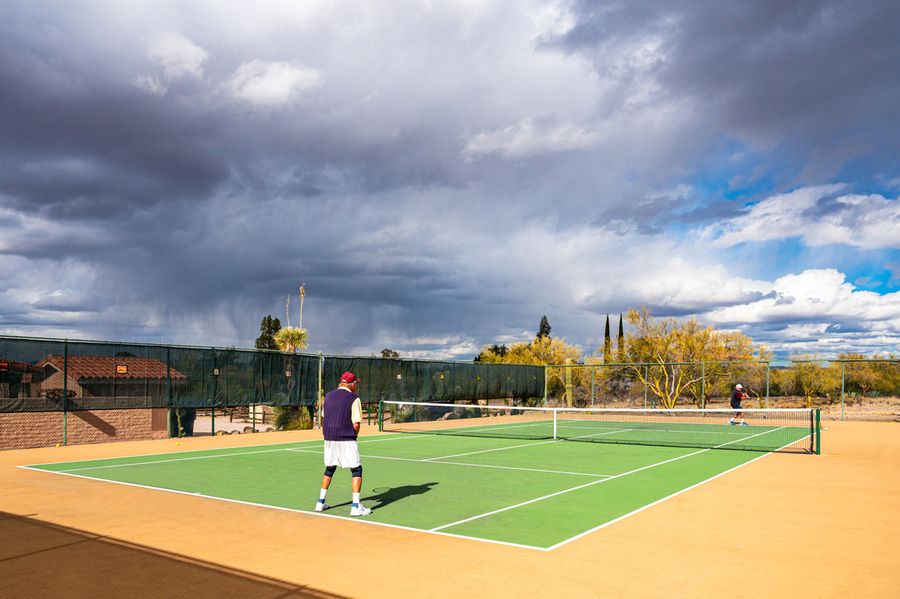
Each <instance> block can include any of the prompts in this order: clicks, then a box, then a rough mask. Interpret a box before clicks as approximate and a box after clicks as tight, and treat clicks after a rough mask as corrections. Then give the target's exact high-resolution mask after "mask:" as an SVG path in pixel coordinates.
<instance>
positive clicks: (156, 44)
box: [133, 32, 208, 96]
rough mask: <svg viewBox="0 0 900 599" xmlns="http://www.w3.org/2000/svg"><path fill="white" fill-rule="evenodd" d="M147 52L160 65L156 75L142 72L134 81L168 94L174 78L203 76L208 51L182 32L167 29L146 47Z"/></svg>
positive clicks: (139, 86) (150, 89)
mask: <svg viewBox="0 0 900 599" xmlns="http://www.w3.org/2000/svg"><path fill="white" fill-rule="evenodd" d="M146 55H147V57H148V58H150V59H151V60H152V61H153V62H154V63H156V64H157V66H158V67H159V69H160V71H161V72H160V73H158V74H155V75H139V76H137V77H135V78H134V81H133V83H134V85H135V86H137V87H138V88H140V89H142V90H144V91H145V92H147V93H149V94H153V95H156V96H162V95H165V93H166V92H167V91H168V89H169V85H170V84H171V83H172V82H173V81H177V80H179V79H183V78H186V77H191V78H195V79H202V78H203V69H204V65H205V64H206V60H207V58H208V55H207V53H206V50H204V49H203V48H201V47H200V46H198V45H197V44H195V43H194V42H192V41H191V40H189V39H188V38H186V37H184V36H183V35H181V34H179V33H174V32H166V33H162V34H160V35H158V36H156V37H155V38H153V39H152V40H151V41H150V42H149V43H148V44H147V48H146Z"/></svg>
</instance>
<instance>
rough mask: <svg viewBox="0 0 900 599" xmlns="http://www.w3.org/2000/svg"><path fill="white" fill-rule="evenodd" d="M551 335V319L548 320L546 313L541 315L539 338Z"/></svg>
mask: <svg viewBox="0 0 900 599" xmlns="http://www.w3.org/2000/svg"><path fill="white" fill-rule="evenodd" d="M549 336H550V321H549V320H547V315H546V314H544V315H543V316H541V324H540V326H539V328H538V333H537V338H538V339H543V338H544V337H549Z"/></svg>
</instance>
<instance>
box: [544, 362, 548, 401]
mask: <svg viewBox="0 0 900 599" xmlns="http://www.w3.org/2000/svg"><path fill="white" fill-rule="evenodd" d="M547 370H548V369H547V365H546V364H544V406H545V407H546V406H547Z"/></svg>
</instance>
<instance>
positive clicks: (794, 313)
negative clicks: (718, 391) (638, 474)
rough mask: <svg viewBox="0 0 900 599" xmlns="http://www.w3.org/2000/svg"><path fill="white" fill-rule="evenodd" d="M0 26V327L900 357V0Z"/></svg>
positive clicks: (236, 8)
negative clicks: (704, 346)
mask: <svg viewBox="0 0 900 599" xmlns="http://www.w3.org/2000/svg"><path fill="white" fill-rule="evenodd" d="M5 13H6V14H5V17H6V18H4V20H3V21H2V22H0V253H2V255H3V260H2V261H0V331H3V332H6V333H12V334H39V335H67V336H72V337H92V338H98V337H99V338H115V339H123V340H152V341H168V342H179V343H201V344H225V345H237V346H248V345H251V344H252V342H253V339H254V338H255V337H256V335H257V333H258V326H259V321H260V319H261V318H262V317H263V316H265V315H266V314H272V315H274V316H277V317H280V318H282V320H284V319H285V318H284V317H285V315H284V301H285V298H286V297H287V296H288V295H295V294H296V291H297V286H298V285H299V284H300V283H301V282H303V283H305V284H306V287H307V291H308V296H307V300H306V303H305V305H304V321H303V325H304V326H305V327H306V328H308V329H309V330H310V333H311V349H314V350H322V351H328V352H347V353H363V354H369V353H377V352H378V351H380V349H381V348H383V347H392V348H394V349H397V350H399V351H400V352H401V354H402V355H406V356H430V357H435V356H440V357H460V358H471V357H472V356H473V355H474V354H475V353H477V352H478V350H479V349H480V347H481V346H482V345H483V344H486V343H494V342H509V341H513V340H526V339H528V338H529V337H530V336H532V335H533V334H534V332H535V331H536V330H537V323H538V321H539V320H540V317H541V316H542V315H543V314H547V315H548V316H549V317H550V321H551V324H552V325H553V332H554V334H558V335H560V336H563V337H565V338H566V339H567V340H568V341H570V342H573V343H577V344H579V345H581V346H582V347H584V349H585V350H586V351H588V352H591V351H593V350H594V349H596V347H597V346H598V345H600V344H601V343H602V339H601V335H602V323H603V321H604V319H605V316H606V314H608V313H609V314H615V313H618V312H621V311H624V310H626V309H627V308H629V307H640V306H642V305H646V306H650V307H651V308H652V310H653V312H654V314H657V315H660V316H663V315H679V316H688V315H696V316H697V317H699V318H700V319H701V320H704V321H706V322H711V323H714V324H716V325H717V326H721V327H726V328H739V329H743V330H745V331H747V332H748V333H750V334H753V336H754V338H756V339H757V340H759V341H763V342H766V343H768V344H769V345H771V346H772V347H773V348H775V349H776V350H777V351H779V352H782V353H790V352H792V351H804V352H806V351H809V350H811V349H812V350H819V349H821V351H824V352H834V351H844V350H850V349H858V350H860V351H866V352H867V353H868V352H874V351H895V352H896V351H897V348H898V346H900V300H898V297H900V291H898V281H897V277H896V269H893V270H892V268H893V267H891V266H886V265H894V266H896V264H897V263H898V261H900V250H898V244H897V242H896V238H897V237H898V236H897V235H896V231H897V230H898V229H900V216H898V209H897V205H898V200H897V195H898V190H900V184H898V183H897V181H900V173H898V172H897V171H896V161H895V157H896V155H897V152H898V150H900V147H898V146H900V130H898V129H897V127H896V126H895V125H894V124H895V123H896V122H897V121H898V117H900V114H898V108H897V107H898V106H900V77H898V75H897V73H900V55H898V53H897V52H896V51H892V48H891V44H890V43H889V42H888V40H894V39H897V37H898V34H900V31H898V23H900V10H898V7H897V4H896V3H895V2H887V1H886V2H870V3H865V5H864V6H863V5H860V6H857V5H848V4H846V3H843V2H825V3H821V2H808V3H804V2H799V3H790V4H784V3H776V2H761V3H753V4H746V3H734V4H722V3H696V2H629V3H619V2H609V3H596V2H571V3H570V2H526V3H521V4H517V5H516V6H515V8H514V9H511V7H510V6H509V5H508V4H507V3H500V2H497V3H492V2H486V3H477V4H475V5H471V4H468V3H438V4H420V3H414V2H391V3H380V4H379V5H377V6H376V5H371V4H370V3H364V2H339V3H332V2H327V3H325V2H322V3H319V2H310V3H299V4H298V3H291V2H278V1H274V0H273V1H269V2H261V3H256V4H254V5H253V6H250V5H245V4H241V3H219V2H196V3H191V4H190V5H183V4H181V3H174V2H171V3H170V2H162V3H160V2H146V3H129V5H128V6H127V8H126V7H125V6H123V5H120V4H118V3H112V2H100V1H98V2H84V3H78V4H77V5H76V4H63V5H54V6H50V5H41V4H35V3H24V2H14V3H11V4H8V5H7V8H6V9H5ZM892 230H893V231H894V233H893V234H892V233H891V231H892ZM786 239H787V240H788V241H786ZM823 273H824V274H823ZM792 277H793V278H792ZM798 281H799V282H798ZM812 281H814V283H811V282H812ZM848 281H857V282H865V285H864V286H863V284H862V283H858V284H859V285H860V287H856V286H854V284H853V283H850V282H848ZM788 295H790V296H791V297H792V298H793V302H791V303H790V306H791V307H790V308H788V307H787V306H788V304H787V303H786V302H784V301H783V300H784V298H785V297H787V296H788ZM836 297H839V298H841V299H840V300H837V299H833V298H836ZM823 298H832V299H833V301H831V303H829V302H828V301H825V300H824V299H823ZM295 300H296V298H295ZM820 300H821V301H820ZM293 308H294V314H292V316H291V318H294V315H296V301H295V303H294V305H293ZM294 324H296V322H295V323H294ZM839 325H840V326H839ZM813 333H814V335H817V337H816V338H817V339H820V338H821V339H823V340H825V341H823V342H822V344H821V345H810V342H809V341H808V340H809V339H810V338H811V337H810V335H813ZM867 335H868V337H867Z"/></svg>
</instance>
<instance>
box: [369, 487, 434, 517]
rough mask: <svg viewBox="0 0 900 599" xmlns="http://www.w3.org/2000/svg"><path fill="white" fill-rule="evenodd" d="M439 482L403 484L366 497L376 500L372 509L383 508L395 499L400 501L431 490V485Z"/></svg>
mask: <svg viewBox="0 0 900 599" xmlns="http://www.w3.org/2000/svg"><path fill="white" fill-rule="evenodd" d="M436 484H437V483H424V484H421V485H403V486H400V487H390V488H388V489H387V490H386V491H381V492H380V493H376V494H375V495H369V496H368V497H366V498H365V499H364V501H367V502H376V503H372V504H371V507H372V509H376V510H377V509H379V508H383V507H384V506H386V505H390V504H392V503H394V502H395V501H400V500H401V499H406V498H407V497H412V496H413V495H423V494H425V493H427V492H428V491H430V490H431V487H433V486H435V485H436Z"/></svg>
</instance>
